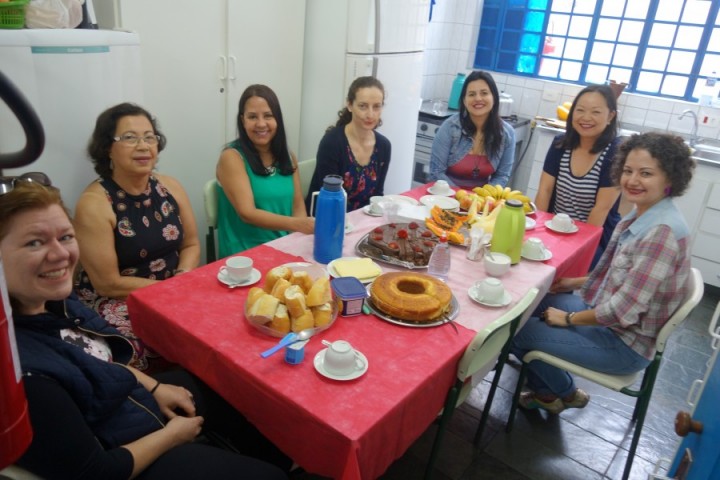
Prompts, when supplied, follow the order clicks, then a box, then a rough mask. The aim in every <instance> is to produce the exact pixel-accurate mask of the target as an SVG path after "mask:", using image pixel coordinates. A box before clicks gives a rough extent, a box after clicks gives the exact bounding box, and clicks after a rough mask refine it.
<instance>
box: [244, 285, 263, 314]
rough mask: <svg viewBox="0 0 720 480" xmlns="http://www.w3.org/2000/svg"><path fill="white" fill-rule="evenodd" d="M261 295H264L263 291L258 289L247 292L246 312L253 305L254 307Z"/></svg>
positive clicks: (253, 288) (254, 288)
mask: <svg viewBox="0 0 720 480" xmlns="http://www.w3.org/2000/svg"><path fill="white" fill-rule="evenodd" d="M263 295H265V290H263V289H262V288H260V287H252V288H251V289H250V290H249V291H248V296H247V304H246V306H245V308H246V309H247V311H248V312H249V311H250V309H252V307H253V305H255V302H256V301H257V300H258V299H259V298H260V297H262V296H263Z"/></svg>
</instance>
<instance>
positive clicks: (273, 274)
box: [265, 267, 292, 293]
mask: <svg viewBox="0 0 720 480" xmlns="http://www.w3.org/2000/svg"><path fill="white" fill-rule="evenodd" d="M291 276H292V270H290V269H289V268H288V267H275V268H273V269H272V270H270V271H269V272H268V273H267V275H266V276H265V291H266V292H267V293H270V292H272V289H273V287H274V286H275V282H277V281H278V280H279V279H281V278H284V279H285V280H290V277H291Z"/></svg>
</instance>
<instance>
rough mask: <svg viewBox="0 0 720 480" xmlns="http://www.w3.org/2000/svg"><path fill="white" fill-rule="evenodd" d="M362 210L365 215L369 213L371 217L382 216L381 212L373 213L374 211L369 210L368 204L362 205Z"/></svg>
mask: <svg viewBox="0 0 720 480" xmlns="http://www.w3.org/2000/svg"><path fill="white" fill-rule="evenodd" d="M362 212H363V213H364V214H365V215H370V216H371V217H382V216H383V212H380V213H375V212H373V211H371V210H370V205H365V206H364V207H362Z"/></svg>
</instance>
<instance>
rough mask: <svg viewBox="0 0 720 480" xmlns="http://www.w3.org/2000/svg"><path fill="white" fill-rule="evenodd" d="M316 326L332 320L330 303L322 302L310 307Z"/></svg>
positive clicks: (322, 325)
mask: <svg viewBox="0 0 720 480" xmlns="http://www.w3.org/2000/svg"><path fill="white" fill-rule="evenodd" d="M311 310H312V312H313V318H314V320H315V326H316V327H324V326H325V325H327V324H328V323H330V320H332V303H330V302H328V303H324V304H322V305H320V306H317V307H312V308H311Z"/></svg>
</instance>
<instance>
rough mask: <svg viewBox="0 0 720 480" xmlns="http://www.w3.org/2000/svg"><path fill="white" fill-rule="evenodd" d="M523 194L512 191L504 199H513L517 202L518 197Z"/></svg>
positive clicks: (518, 191)
mask: <svg viewBox="0 0 720 480" xmlns="http://www.w3.org/2000/svg"><path fill="white" fill-rule="evenodd" d="M522 194H523V193H522V192H521V191H520V190H512V191H511V192H510V193H508V195H507V197H506V198H513V199H515V200H519V198H518V197H519V196H521V195H522Z"/></svg>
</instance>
